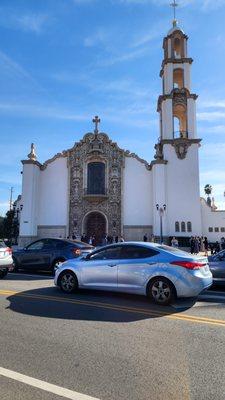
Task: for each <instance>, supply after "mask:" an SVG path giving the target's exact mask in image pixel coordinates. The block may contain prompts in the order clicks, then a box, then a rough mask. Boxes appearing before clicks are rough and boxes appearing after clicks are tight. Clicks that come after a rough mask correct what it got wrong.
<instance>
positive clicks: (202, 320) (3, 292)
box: [0, 290, 225, 327]
mask: <svg viewBox="0 0 225 400" xmlns="http://www.w3.org/2000/svg"><path fill="white" fill-rule="evenodd" d="M0 295H2V296H4V295H6V296H9V295H10V296H13V295H14V296H16V297H26V298H33V299H38V300H50V301H56V302H61V303H70V304H80V305H84V306H90V307H97V308H104V309H111V310H114V311H124V312H129V313H136V314H142V315H147V316H149V317H165V318H168V319H174V320H182V321H188V322H195V323H201V324H209V325H216V326H223V327H225V321H224V320H220V319H214V318H205V317H196V316H194V315H185V314H177V313H174V314H171V313H169V312H166V311H165V312H164V311H159V310H154V309H150V308H149V309H145V308H136V307H127V306H120V305H116V304H111V303H102V302H98V301H87V300H77V299H74V298H66V297H55V296H45V295H37V294H29V293H21V292H16V291H11V290H0Z"/></svg>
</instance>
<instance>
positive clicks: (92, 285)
mask: <svg viewBox="0 0 225 400" xmlns="http://www.w3.org/2000/svg"><path fill="white" fill-rule="evenodd" d="M55 285H56V286H59V287H60V288H61V289H62V290H63V291H64V292H66V293H71V292H74V291H75V290H76V289H78V288H81V289H82V288H84V289H97V290H110V291H116V292H125V293H135V294H141V295H147V296H148V297H150V299H151V300H153V301H154V302H155V303H157V304H161V305H167V304H170V303H171V302H172V301H173V300H174V298H175V297H196V296H198V295H199V293H201V292H202V291H203V290H205V289H207V288H208V287H210V286H211V285H212V273H211V272H210V269H209V266H208V260H207V258H205V257H197V256H193V255H191V254H189V253H186V252H183V251H180V250H178V249H175V248H173V247H168V246H165V245H160V244H156V243H146V242H124V243H117V244H113V245H109V246H105V247H101V248H100V249H98V250H95V251H93V252H92V253H90V254H88V255H87V256H86V257H83V258H79V259H73V260H72V259H71V260H68V261H66V262H64V263H63V264H61V266H60V267H59V268H58V269H57V270H56V274H55Z"/></svg>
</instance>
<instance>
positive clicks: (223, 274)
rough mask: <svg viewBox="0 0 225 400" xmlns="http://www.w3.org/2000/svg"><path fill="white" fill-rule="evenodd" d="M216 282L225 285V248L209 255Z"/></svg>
mask: <svg viewBox="0 0 225 400" xmlns="http://www.w3.org/2000/svg"><path fill="white" fill-rule="evenodd" d="M208 260H209V268H210V270H211V272H212V275H213V283H214V284H223V285H225V250H222V251H220V252H219V253H217V254H214V255H213V256H209V257H208Z"/></svg>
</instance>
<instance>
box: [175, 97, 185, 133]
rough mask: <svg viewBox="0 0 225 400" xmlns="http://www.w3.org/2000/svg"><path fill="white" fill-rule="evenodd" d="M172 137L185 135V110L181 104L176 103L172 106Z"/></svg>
mask: <svg viewBox="0 0 225 400" xmlns="http://www.w3.org/2000/svg"><path fill="white" fill-rule="evenodd" d="M173 137H174V138H186V137H187V110H186V107H185V106H184V105H182V104H176V105H174V107H173Z"/></svg>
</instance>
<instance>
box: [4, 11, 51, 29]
mask: <svg viewBox="0 0 225 400" xmlns="http://www.w3.org/2000/svg"><path fill="white" fill-rule="evenodd" d="M48 21H49V16H48V15H47V14H41V13H25V14H20V13H15V11H14V9H12V8H4V7H1V8H0V25H1V26H3V27H5V28H9V29H17V30H22V31H24V32H33V33H36V34H40V33H42V32H43V31H44V29H45V26H46V23H47V22H48Z"/></svg>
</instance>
